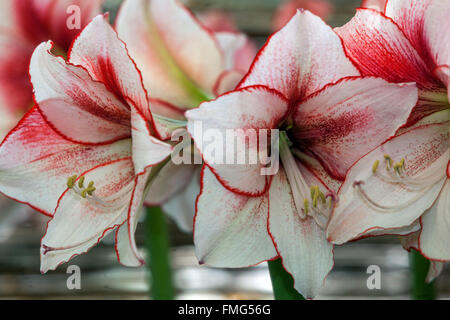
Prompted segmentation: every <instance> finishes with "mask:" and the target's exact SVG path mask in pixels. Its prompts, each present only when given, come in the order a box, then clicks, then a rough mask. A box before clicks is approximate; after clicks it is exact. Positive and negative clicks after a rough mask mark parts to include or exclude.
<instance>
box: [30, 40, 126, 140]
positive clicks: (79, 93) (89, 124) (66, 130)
mask: <svg viewBox="0 0 450 320" xmlns="http://www.w3.org/2000/svg"><path fill="white" fill-rule="evenodd" d="M51 47H52V45H51V43H50V42H49V43H43V44H41V45H40V46H39V47H38V48H37V49H36V50H35V52H34V53H33V56H32V58H31V64H30V74H31V81H32V83H33V86H34V93H35V99H36V102H37V103H38V105H39V109H40V110H41V111H42V114H43V116H44V117H45V119H46V120H47V121H48V122H49V123H50V124H51V125H52V126H53V127H54V128H55V129H56V130H57V131H58V132H59V133H61V135H63V136H64V137H66V138H68V139H70V140H72V141H76V142H81V143H90V144H95V143H106V142H111V141H115V140H119V139H122V138H126V137H129V136H130V135H131V130H130V111H129V109H128V107H127V106H126V105H124V104H123V103H122V102H121V101H120V100H119V99H117V98H116V97H115V96H114V94H112V93H111V92H109V91H108V90H107V89H106V88H105V86H104V85H103V84H102V83H100V82H96V81H94V80H92V78H91V77H90V76H89V74H88V73H87V72H86V71H85V70H84V69H82V68H80V67H76V66H73V65H70V64H67V63H66V62H65V61H64V59H63V58H61V57H55V56H54V55H52V54H51V53H50V50H51Z"/></svg>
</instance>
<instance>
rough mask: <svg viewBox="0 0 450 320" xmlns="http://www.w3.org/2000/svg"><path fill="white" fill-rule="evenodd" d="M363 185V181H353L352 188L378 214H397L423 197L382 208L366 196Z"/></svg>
mask: <svg viewBox="0 0 450 320" xmlns="http://www.w3.org/2000/svg"><path fill="white" fill-rule="evenodd" d="M363 184H364V182H363V181H355V182H354V183H353V188H355V189H356V190H357V191H358V194H359V195H360V196H361V198H362V199H363V200H364V201H365V202H366V203H367V204H368V205H369V206H370V207H372V208H373V209H375V210H377V211H378V212H381V213H394V212H399V211H401V210H403V209H405V208H407V207H409V206H410V205H412V204H413V203H415V202H416V201H417V200H420V199H421V198H422V196H423V193H418V194H417V195H416V196H415V197H413V198H412V199H410V200H408V201H406V202H405V203H402V204H400V205H397V206H384V205H382V204H379V203H378V202H377V201H375V200H373V199H372V198H371V197H370V196H369V195H368V194H367V192H366V191H365V190H364V189H363V187H362V185H363ZM432 187H433V185H431V186H429V187H428V188H427V189H426V191H425V192H427V191H428V190H430V189H431V188H432Z"/></svg>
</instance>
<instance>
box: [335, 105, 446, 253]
mask: <svg viewBox="0 0 450 320" xmlns="http://www.w3.org/2000/svg"><path fill="white" fill-rule="evenodd" d="M449 130H450V111H448V110H444V111H440V112H438V113H436V114H433V115H431V116H429V117H427V118H424V119H423V120H422V121H420V122H419V123H417V124H416V125H415V126H413V127H411V128H409V129H406V130H403V131H402V132H401V133H400V134H398V135H397V136H396V137H394V138H392V139H391V140H389V141H388V142H386V143H385V144H383V145H381V146H380V147H379V148H377V149H375V150H374V151H372V152H370V153H369V154H368V155H366V156H365V157H363V158H362V159H361V160H360V161H358V162H357V163H356V164H355V166H354V167H352V168H351V169H350V171H349V173H348V175H347V177H346V180H345V183H344V184H343V185H342V187H341V188H340V190H339V193H338V195H339V199H340V201H339V203H338V205H337V207H336V208H335V210H334V212H333V214H332V217H331V219H330V222H329V225H328V238H329V240H330V241H332V242H333V243H336V244H341V243H345V242H347V241H349V240H352V239H356V238H359V237H363V236H365V235H367V234H370V233H371V232H377V233H378V234H385V233H405V232H406V234H408V233H411V232H414V231H417V228H416V225H417V224H416V221H417V220H418V219H420V221H419V222H420V225H421V226H422V231H421V233H420V237H419V239H418V249H419V250H420V251H421V252H422V253H423V254H424V255H425V256H426V257H428V258H430V259H432V260H449V259H450V250H449V249H448V246H447V243H448V239H449V234H450V229H449V224H448V223H447V222H446V221H447V219H448V215H449V214H450V202H449V200H450V180H449V176H450V175H449V159H450V145H449ZM423 213H425V214H423ZM422 214H423V215H422ZM402 228H403V229H405V228H406V229H405V230H402ZM408 230H409V231H408Z"/></svg>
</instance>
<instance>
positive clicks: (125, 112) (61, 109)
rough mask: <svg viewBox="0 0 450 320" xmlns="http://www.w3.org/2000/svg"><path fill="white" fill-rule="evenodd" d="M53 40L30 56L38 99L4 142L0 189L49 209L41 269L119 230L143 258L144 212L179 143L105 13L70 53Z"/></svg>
mask: <svg viewBox="0 0 450 320" xmlns="http://www.w3.org/2000/svg"><path fill="white" fill-rule="evenodd" d="M51 48H52V44H51V43H50V42H49V43H42V44H41V45H39V46H38V48H37V49H36V50H35V52H34V54H33V57H32V59H31V65H30V74H31V81H32V84H33V87H34V95H35V101H36V105H35V106H34V107H33V108H32V110H31V111H29V112H28V113H27V114H26V115H25V116H24V118H23V119H22V120H21V121H20V123H19V124H18V125H17V126H16V127H15V128H14V129H13V130H12V131H11V132H10V133H9V134H8V136H7V137H6V139H5V140H4V141H3V143H2V144H1V146H0V191H1V192H2V193H4V194H6V195H7V196H9V197H11V198H13V199H15V200H17V201H19V202H22V203H26V204H29V205H30V206H32V207H33V208H35V209H37V210H39V211H41V212H43V213H45V214H46V215H48V216H50V217H52V219H51V220H50V222H49V223H48V226H47V231H46V234H45V236H44V237H43V239H42V243H41V271H42V272H46V271H48V270H53V269H55V268H56V267H57V266H58V265H59V264H61V263H63V262H66V261H68V260H70V259H71V258H73V257H74V256H76V255H79V254H82V253H84V252H86V251H88V250H89V249H90V248H91V247H92V246H94V245H95V244H96V243H98V242H99V241H100V240H101V239H102V238H103V237H104V236H105V235H106V234H108V233H109V232H111V231H113V230H117V235H116V251H117V255H118V259H119V261H120V262H121V263H123V264H125V265H141V264H142V263H143V260H142V258H141V257H140V255H139V253H138V252H137V249H136V244H135V241H134V231H135V228H136V222H137V216H138V214H139V212H140V207H141V205H142V203H143V201H144V197H145V194H146V192H147V190H148V184H149V182H150V180H151V176H152V175H153V174H154V173H155V171H158V169H159V167H160V164H161V163H162V162H163V161H164V160H165V159H166V158H167V157H168V156H169V155H170V153H171V152H172V147H171V146H170V145H168V144H166V143H164V142H161V141H160V140H159V137H160V133H159V132H158V129H157V127H156V126H155V125H154V121H153V117H152V114H151V111H150V107H149V103H148V100H147V92H146V90H145V89H144V86H143V84H142V78H141V76H140V74H139V71H138V70H137V69H136V67H135V64H134V62H133V61H132V60H131V58H130V57H129V56H128V53H127V50H126V47H125V45H124V43H123V42H121V41H120V40H119V39H118V37H117V34H116V33H115V32H114V30H113V29H112V27H111V26H110V25H109V24H108V22H107V21H105V18H104V17H103V16H98V17H96V18H95V19H94V20H93V21H92V22H91V23H90V24H89V25H88V26H87V27H86V28H85V29H84V31H83V32H82V33H81V34H80V36H79V37H78V38H77V39H76V41H75V42H74V43H73V46H72V48H71V50H70V52H69V59H68V61H65V60H64V59H63V58H61V57H56V56H54V55H53V54H52V53H51ZM153 169H155V170H153ZM55 208H56V209H55Z"/></svg>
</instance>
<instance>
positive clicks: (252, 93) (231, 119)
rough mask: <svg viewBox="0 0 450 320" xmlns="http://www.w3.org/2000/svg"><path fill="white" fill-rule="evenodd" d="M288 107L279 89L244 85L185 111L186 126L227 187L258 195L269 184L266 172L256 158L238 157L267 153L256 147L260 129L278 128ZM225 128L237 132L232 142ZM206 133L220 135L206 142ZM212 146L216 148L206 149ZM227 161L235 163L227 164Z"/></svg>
mask: <svg viewBox="0 0 450 320" xmlns="http://www.w3.org/2000/svg"><path fill="white" fill-rule="evenodd" d="M287 111H288V102H287V101H286V99H285V98H284V97H283V96H282V95H281V94H279V93H278V92H276V91H274V90H271V89H268V88H267V87H264V86H254V87H247V88H242V89H239V90H237V91H232V92H230V93H227V94H225V95H223V96H221V97H219V98H218V99H217V100H213V101H210V102H205V103H203V104H202V105H200V107H199V108H197V109H193V110H189V111H187V112H186V117H187V118H188V126H187V128H188V131H189V133H190V134H191V136H192V137H193V139H194V141H195V143H196V146H197V148H198V149H199V150H200V152H201V153H202V156H203V159H204V161H205V163H206V164H207V165H208V166H209V167H210V168H211V169H212V171H213V172H214V174H215V175H216V176H217V177H218V179H219V180H220V182H221V183H222V184H223V185H224V186H225V187H226V188H228V189H229V190H231V191H236V192H238V193H242V194H246V195H261V194H263V193H264V192H265V190H266V189H267V186H268V179H267V176H264V175H261V168H262V167H263V164H262V163H261V162H259V161H258V159H256V160H257V161H256V163H254V164H251V163H249V161H242V162H245V163H246V164H241V163H239V159H241V158H242V153H243V152H245V155H249V154H258V152H263V154H267V153H264V150H258V142H257V138H258V134H259V129H268V130H270V129H275V128H277V126H278V124H279V122H280V121H281V120H282V119H283V118H284V117H285V115H286V113H287ZM227 129H232V130H227ZM227 131H228V133H230V132H231V133H233V134H234V135H235V136H236V138H235V143H231V142H229V141H226V140H229V139H227ZM209 133H214V134H217V135H220V136H215V135H214V136H213V138H214V139H212V142H210V143H209V144H208V143H207V141H204V140H209V137H208V135H209ZM252 137H253V138H254V139H253V138H252ZM218 139H220V141H217V140H218ZM225 144H226V145H225ZM234 145H236V146H235V147H233V150H231V146H234ZM211 146H213V147H214V149H215V152H206V150H207V149H209V147H211ZM222 149H223V152H222V155H223V156H226V157H227V159H228V160H229V159H230V157H231V156H233V159H232V160H233V161H227V159H222V158H224V157H220V155H218V153H219V152H220V151H222ZM228 149H229V150H228ZM245 155H244V156H245ZM244 160H246V159H245V158H244ZM230 162H232V163H234V164H226V163H230Z"/></svg>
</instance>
